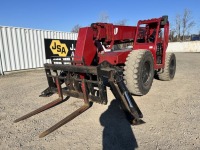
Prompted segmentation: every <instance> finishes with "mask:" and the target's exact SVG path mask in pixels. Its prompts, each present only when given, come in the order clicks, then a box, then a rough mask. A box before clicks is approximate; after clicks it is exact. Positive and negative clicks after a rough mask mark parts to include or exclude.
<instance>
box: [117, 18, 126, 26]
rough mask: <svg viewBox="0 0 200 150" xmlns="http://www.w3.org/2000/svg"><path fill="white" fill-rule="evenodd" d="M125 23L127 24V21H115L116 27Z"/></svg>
mask: <svg viewBox="0 0 200 150" xmlns="http://www.w3.org/2000/svg"><path fill="white" fill-rule="evenodd" d="M126 23H127V20H126V19H122V20H119V21H117V22H116V23H115V24H116V25H126Z"/></svg>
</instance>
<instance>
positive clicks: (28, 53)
mask: <svg viewBox="0 0 200 150" xmlns="http://www.w3.org/2000/svg"><path fill="white" fill-rule="evenodd" d="M77 37H78V34H77V33H69V32H59V31H49V30H39V29H28V28H18V27H8V26H0V74H4V72H8V71H14V70H22V69H31V68H39V67H43V64H44V63H46V62H49V60H46V58H45V47H44V39H45V38H49V39H68V40H76V39H77Z"/></svg>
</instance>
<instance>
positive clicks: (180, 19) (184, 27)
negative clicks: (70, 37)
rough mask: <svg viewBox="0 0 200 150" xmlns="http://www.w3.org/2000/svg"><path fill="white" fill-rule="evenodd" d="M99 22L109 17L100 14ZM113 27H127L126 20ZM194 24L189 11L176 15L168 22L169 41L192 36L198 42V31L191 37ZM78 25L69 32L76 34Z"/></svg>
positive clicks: (199, 38)
mask: <svg viewBox="0 0 200 150" xmlns="http://www.w3.org/2000/svg"><path fill="white" fill-rule="evenodd" d="M98 21H99V22H109V15H108V14H107V13H105V12H103V13H101V14H100V16H99V20H98ZM114 24H115V25H127V20H126V19H122V20H118V21H116V22H115V23H114ZM195 25H196V22H195V21H194V19H193V16H192V11H190V10H189V9H184V11H183V12H182V13H181V14H176V16H175V19H174V20H172V21H170V34H169V40H170V41H171V42H176V41H188V40H191V37H192V36H196V37H198V38H197V40H200V29H199V31H197V33H196V34H194V35H191V33H190V32H191V30H192V29H193V28H194V27H195ZM79 28H81V25H80V24H77V25H75V26H74V27H73V28H72V30H71V32H75V33H78V31H79Z"/></svg>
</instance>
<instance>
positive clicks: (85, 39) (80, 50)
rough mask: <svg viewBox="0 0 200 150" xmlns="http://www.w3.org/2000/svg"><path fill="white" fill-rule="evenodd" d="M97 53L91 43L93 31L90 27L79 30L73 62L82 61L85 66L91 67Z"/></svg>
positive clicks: (92, 42)
mask: <svg viewBox="0 0 200 150" xmlns="http://www.w3.org/2000/svg"><path fill="white" fill-rule="evenodd" d="M96 52H97V47H96V46H95V44H94V41H93V30H92V28H90V27H85V28H80V30H79V34H78V39H77V43H76V51H75V54H74V60H75V61H82V60H83V59H84V62H85V65H87V66H89V65H91V63H92V61H93V59H94V57H95V55H96Z"/></svg>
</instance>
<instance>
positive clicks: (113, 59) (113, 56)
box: [99, 49, 132, 65]
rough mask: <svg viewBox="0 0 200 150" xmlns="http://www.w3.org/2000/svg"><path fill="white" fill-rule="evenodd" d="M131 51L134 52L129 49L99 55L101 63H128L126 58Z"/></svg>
mask: <svg viewBox="0 0 200 150" xmlns="http://www.w3.org/2000/svg"><path fill="white" fill-rule="evenodd" d="M131 51H132V50H130V49H129V50H120V51H115V52H106V53H104V54H99V63H101V62H103V61H108V62H109V63H111V64H112V65H118V64H124V63H125V62H126V57H127V56H128V54H129V53H130V52H131Z"/></svg>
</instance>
